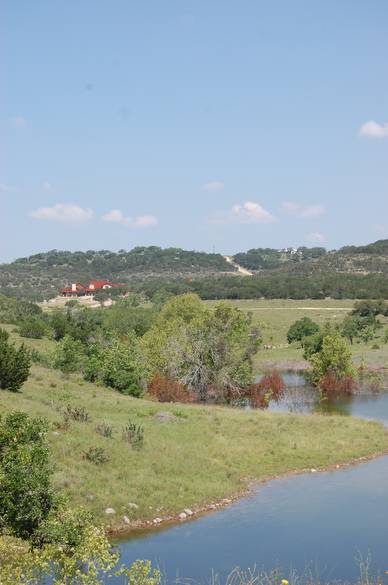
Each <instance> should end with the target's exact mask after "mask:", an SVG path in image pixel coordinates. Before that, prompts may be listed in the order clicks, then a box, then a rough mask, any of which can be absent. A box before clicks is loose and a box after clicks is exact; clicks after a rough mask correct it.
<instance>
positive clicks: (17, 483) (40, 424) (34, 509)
mask: <svg viewBox="0 0 388 585" xmlns="http://www.w3.org/2000/svg"><path fill="white" fill-rule="evenodd" d="M46 433H47V424H46V423H45V422H44V421H43V420H42V419H38V418H36V419H31V418H30V417H29V416H28V415H27V414H26V413H23V412H13V413H11V414H9V415H7V416H6V417H5V418H1V419H0V526H2V527H3V528H5V529H6V530H7V531H8V532H9V533H10V534H13V535H14V536H17V537H19V538H23V539H29V538H31V537H32V535H33V534H34V532H35V531H36V530H37V528H38V526H39V525H40V524H41V522H43V521H44V519H45V518H46V517H47V516H48V514H49V512H50V510H51V507H52V505H53V500H54V496H53V492H52V489H51V486H50V478H51V474H52V468H51V466H50V463H49V452H48V446H47V441H46Z"/></svg>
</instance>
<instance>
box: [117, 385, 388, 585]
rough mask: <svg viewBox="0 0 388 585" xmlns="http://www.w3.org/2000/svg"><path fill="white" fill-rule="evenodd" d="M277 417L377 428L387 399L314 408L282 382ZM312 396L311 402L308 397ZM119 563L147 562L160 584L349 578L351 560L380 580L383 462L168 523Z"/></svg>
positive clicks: (386, 543) (134, 542) (386, 549)
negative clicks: (233, 576)
mask: <svg viewBox="0 0 388 585" xmlns="http://www.w3.org/2000/svg"><path fill="white" fill-rule="evenodd" d="M286 382H287V392H286V395H285V397H284V399H283V400H282V401H281V402H279V403H278V404H270V409H272V410H277V411H285V412H287V411H294V412H295V411H299V412H304V413H309V412H313V411H317V410H325V411H326V412H338V413H341V414H343V415H353V416H359V417H366V418H370V419H375V420H381V421H384V423H385V424H387V425H388V393H380V394H377V395H357V396H351V397H345V398H339V399H336V400H332V401H325V402H324V403H319V401H318V399H317V398H314V395H312V392H311V389H310V388H308V386H307V385H306V383H305V381H304V379H303V378H301V377H300V376H297V375H289V376H286ZM312 396H313V398H311V397H312ZM120 549H121V553H122V560H123V561H124V562H125V563H126V564H131V563H132V562H133V561H134V560H136V559H150V560H151V561H152V562H153V563H154V564H156V565H159V566H160V568H161V570H162V571H163V572H164V573H165V575H166V579H167V581H169V582H171V581H173V580H174V579H176V578H178V579H183V578H190V579H193V580H195V581H201V582H205V581H208V580H209V579H210V577H211V574H212V572H215V573H217V574H219V575H220V578H221V579H222V578H223V577H225V576H226V575H227V574H228V573H229V572H230V571H231V570H232V569H233V568H234V567H236V566H240V567H241V568H243V569H247V568H248V567H250V568H253V567H255V566H256V567H257V568H258V569H265V570H268V571H269V570H272V569H273V568H275V567H281V568H282V569H283V570H284V574H285V575H288V574H289V573H290V571H291V569H294V570H296V571H297V572H299V573H302V572H304V571H305V570H306V568H310V569H311V570H313V572H314V573H317V574H319V576H320V578H321V580H323V581H328V580H331V581H333V580H348V581H350V580H352V581H353V580H355V579H356V578H357V577H358V575H359V566H358V562H357V558H358V557H359V555H361V556H362V557H363V558H364V559H365V558H366V557H367V555H368V553H370V554H371V556H372V563H371V564H372V569H373V570H374V571H375V572H380V573H381V574H383V582H384V581H385V582H386V583H388V575H384V571H385V570H388V457H381V458H378V459H375V460H373V461H370V462H367V463H364V464H361V465H358V466H356V467H351V468H347V469H343V470H338V471H335V472H324V473H312V474H308V475H300V476H294V477H289V478H284V479H278V480H273V481H270V482H268V483H267V484H264V485H260V486H258V488H257V489H256V490H255V492H254V493H253V494H252V496H250V497H248V498H244V499H242V500H240V501H238V502H236V503H234V504H232V505H231V506H229V507H227V508H224V509H222V510H220V511H218V512H215V513H211V514H209V515H207V516H203V517H201V518H199V519H197V520H193V521H186V522H184V523H182V524H179V525H177V526H173V527H169V528H164V529H158V530H154V531H152V532H143V533H141V534H138V535H136V537H132V538H130V539H128V540H126V541H125V542H121V543H120Z"/></svg>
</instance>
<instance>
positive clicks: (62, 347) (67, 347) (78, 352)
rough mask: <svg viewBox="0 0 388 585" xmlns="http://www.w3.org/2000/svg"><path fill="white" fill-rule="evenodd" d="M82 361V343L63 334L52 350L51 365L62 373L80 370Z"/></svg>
mask: <svg viewBox="0 0 388 585" xmlns="http://www.w3.org/2000/svg"><path fill="white" fill-rule="evenodd" d="M83 362H84V352H83V345H82V343H81V342H80V341H77V340H76V339H73V338H72V337H70V335H65V337H64V338H63V339H61V341H59V342H58V344H57V347H56V348H55V350H54V356H53V366H54V368H56V369H57V370H61V372H63V373H64V374H70V373H72V372H76V371H78V370H80V368H81V367H82V364H83Z"/></svg>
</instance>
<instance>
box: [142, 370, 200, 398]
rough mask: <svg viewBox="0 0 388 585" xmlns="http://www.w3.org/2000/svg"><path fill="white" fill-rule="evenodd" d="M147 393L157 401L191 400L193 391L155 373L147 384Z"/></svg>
mask: <svg viewBox="0 0 388 585" xmlns="http://www.w3.org/2000/svg"><path fill="white" fill-rule="evenodd" d="M147 394H148V395H149V396H152V397H153V398H156V400H158V401H159V402H193V400H194V399H195V396H194V393H193V392H191V391H190V390H188V389H187V388H186V387H185V386H184V385H183V384H181V383H180V382H177V381H175V380H170V379H169V378H166V377H165V376H162V375H161V374H156V375H155V376H154V377H153V378H152V381H151V383H150V384H149V386H148V389H147Z"/></svg>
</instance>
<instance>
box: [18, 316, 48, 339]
mask: <svg viewBox="0 0 388 585" xmlns="http://www.w3.org/2000/svg"><path fill="white" fill-rule="evenodd" d="M18 332H19V335H21V336H22V337H29V338H31V339H42V337H43V336H44V334H45V333H46V326H45V324H44V323H43V321H41V320H40V319H37V318H36V317H30V318H29V319H25V320H24V321H22V323H21V324H20V325H19V329H18Z"/></svg>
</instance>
